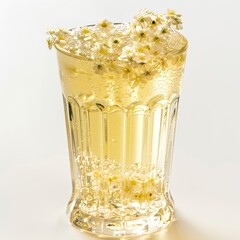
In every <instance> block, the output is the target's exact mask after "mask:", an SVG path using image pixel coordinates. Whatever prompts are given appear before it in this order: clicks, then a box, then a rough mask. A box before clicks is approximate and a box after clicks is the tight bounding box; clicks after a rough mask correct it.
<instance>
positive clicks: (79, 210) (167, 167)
mask: <svg viewBox="0 0 240 240" xmlns="http://www.w3.org/2000/svg"><path fill="white" fill-rule="evenodd" d="M121 27H122V26H121V24H119V27H118V31H120V30H119V29H120V28H121ZM90 28H91V27H90ZM71 31H74V29H72V30H71ZM163 31H164V30H163ZM163 33H164V32H163ZM175 34H176V35H174V37H172V36H171V38H168V37H166V39H165V42H164V44H165V45H166V44H167V46H168V47H167V49H168V50H167V52H166V53H164V57H161V58H156V59H155V58H153V59H151V61H149V62H147V63H146V61H144V58H142V60H140V61H137V60H136V61H135V63H133V60H131V61H132V62H131V64H130V65H126V66H125V65H124V64H125V63H124V61H125V60H124V59H123V58H122V59H121V58H118V62H117V63H116V62H114V61H111V59H110V55H105V54H106V53H105V52H104V51H103V50H102V53H100V55H101V54H102V55H105V56H107V57H105V58H103V59H101V63H100V61H99V59H97V60H96V59H94V58H93V57H89V56H88V55H91V52H84V51H83V54H78V55H77V54H76V52H75V53H71V51H66V49H64V48H63V47H61V45H60V44H59V41H58V44H55V47H56V49H57V57H58V63H59V70H60V79H61V86H62V93H63V102H64V109H65V118H66V127H67V137H68V145H69V155H70V165H71V175H72V188H73V189H72V196H71V200H70V202H69V205H68V208H69V212H70V221H71V223H72V224H73V225H74V226H76V227H78V228H80V229H82V230H86V231H89V232H92V233H96V234H99V235H102V236H127V235H129V236H131V235H139V234H145V233H150V232H153V231H156V230H159V229H160V228H162V227H164V226H166V225H167V224H169V223H170V222H171V221H172V220H173V219H174V205H173V200H172V197H171V194H170V190H169V178H170V174H171V164H172V156H173V146H174V136H175V128H176V121H177V112H178V104H179V95H180V89H181V84H182V79H183V71H184V64H185V57H186V49H187V41H186V39H185V38H184V37H183V36H182V35H180V34H179V33H175ZM60 39H61V38H60ZM156 40H157V39H156ZM113 41H116V40H113ZM160 46H161V45H160ZM91 49H92V50H91ZM91 49H90V51H94V49H93V48H91ZM70 50H71V49H70ZM80 50H81V46H80ZM98 54H99V53H98ZM112 54H114V52H113V53H112ZM151 56H152V55H151ZM141 57H142V55H139V58H141ZM141 61H142V62H141ZM136 62H137V63H136ZM139 73H141V74H139Z"/></svg>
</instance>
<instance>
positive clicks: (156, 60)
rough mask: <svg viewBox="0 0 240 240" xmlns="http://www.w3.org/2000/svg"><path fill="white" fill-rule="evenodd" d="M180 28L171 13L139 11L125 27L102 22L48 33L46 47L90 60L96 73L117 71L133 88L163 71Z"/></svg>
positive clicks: (175, 16)
mask: <svg viewBox="0 0 240 240" xmlns="http://www.w3.org/2000/svg"><path fill="white" fill-rule="evenodd" d="M180 29H182V21H181V15H180V14H177V13H176V12H175V11H174V10H168V12H167V13H166V14H157V13H154V12H152V11H149V10H142V11H140V12H139V13H138V14H137V15H136V16H135V17H134V19H133V21H132V22H130V23H127V24H113V23H112V22H110V21H108V20H103V21H102V22H100V23H99V24H97V25H94V26H85V27H80V28H74V29H72V30H64V29H59V30H57V31H54V30H50V31H49V32H48V34H49V36H50V37H49V38H48V46H49V48H51V47H52V46H55V47H56V48H58V49H61V50H62V51H65V52H68V53H70V54H72V55H74V56H78V57H84V58H87V59H90V60H93V63H94V64H93V70H94V72H95V73H96V74H105V73H107V72H109V71H116V72H119V73H121V74H122V78H123V79H129V81H131V82H132V86H133V87H136V86H138V85H139V84H144V83H146V81H148V80H151V79H153V77H154V76H156V75H157V74H158V73H159V71H165V70H166V69H167V66H168V59H171V58H173V56H171V51H172V47H169V42H171V41H172V39H174V38H175V39H176V38H179V39H181V37H180V36H181V35H180V34H179V33H178V32H177V30H180ZM170 45H171V44H170ZM175 50H176V49H175ZM179 50H180V49H179ZM179 59H180V60H181V58H179ZM174 61H175V62H176V59H175V60H174Z"/></svg>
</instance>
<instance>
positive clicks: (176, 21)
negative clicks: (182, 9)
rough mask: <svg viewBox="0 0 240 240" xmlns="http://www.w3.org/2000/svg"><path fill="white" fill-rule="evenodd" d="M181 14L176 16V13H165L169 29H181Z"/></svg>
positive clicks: (169, 11) (170, 10) (170, 11)
mask: <svg viewBox="0 0 240 240" xmlns="http://www.w3.org/2000/svg"><path fill="white" fill-rule="evenodd" d="M181 16H182V15H181V14H177V13H176V11H174V10H172V9H169V10H168V13H167V17H166V18H167V20H168V24H169V26H170V27H173V28H176V29H177V30H180V29H182V20H181Z"/></svg>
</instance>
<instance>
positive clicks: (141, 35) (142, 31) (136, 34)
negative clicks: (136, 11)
mask: <svg viewBox="0 0 240 240" xmlns="http://www.w3.org/2000/svg"><path fill="white" fill-rule="evenodd" d="M148 35H149V30H148V29H147V28H142V27H141V26H137V27H136V28H135V29H134V30H133V31H132V35H131V37H132V38H133V39H134V40H135V41H136V42H139V41H146V39H147V36H148Z"/></svg>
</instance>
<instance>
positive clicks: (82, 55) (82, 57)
mask: <svg viewBox="0 0 240 240" xmlns="http://www.w3.org/2000/svg"><path fill="white" fill-rule="evenodd" d="M121 24H122V25H123V24H124V23H114V25H121ZM93 26H95V24H89V25H84V26H82V27H93ZM76 28H78V27H74V28H70V29H69V30H68V31H72V30H74V29H76ZM176 32H177V31H176ZM177 33H178V34H179V35H180V37H181V39H182V40H183V47H182V48H181V49H177V50H176V49H172V51H168V52H167V54H169V53H172V54H173V55H174V56H177V55H179V54H182V53H184V52H185V51H186V50H187V48H188V40H187V38H186V37H185V36H184V35H183V34H181V33H179V32H177ZM53 46H54V47H55V49H56V50H57V51H58V52H60V53H62V54H64V55H67V56H69V57H72V58H76V59H80V60H87V61H94V60H93V59H91V58H88V56H87V55H84V54H81V53H80V54H79V55H76V54H73V53H71V52H68V51H67V50H65V49H63V48H61V47H60V46H59V45H58V44H53Z"/></svg>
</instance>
